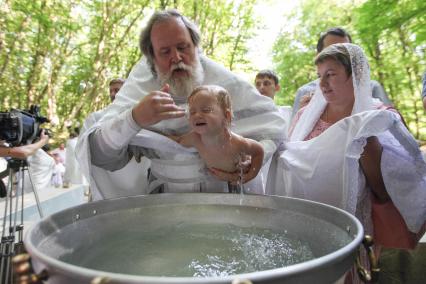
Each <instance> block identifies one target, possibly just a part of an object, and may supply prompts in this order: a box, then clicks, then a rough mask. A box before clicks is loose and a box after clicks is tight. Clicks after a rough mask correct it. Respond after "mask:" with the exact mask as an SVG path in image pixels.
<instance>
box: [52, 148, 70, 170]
mask: <svg viewBox="0 0 426 284" xmlns="http://www.w3.org/2000/svg"><path fill="white" fill-rule="evenodd" d="M51 153H52V154H54V153H55V154H58V157H59V162H61V164H62V165H65V162H66V160H67V149H66V148H65V143H61V144H59V147H58V148H56V149H53V150H52V151H51Z"/></svg>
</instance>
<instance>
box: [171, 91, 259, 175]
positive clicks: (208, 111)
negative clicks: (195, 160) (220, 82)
mask: <svg viewBox="0 0 426 284" xmlns="http://www.w3.org/2000/svg"><path fill="white" fill-rule="evenodd" d="M188 107H189V125H190V127H191V131H190V132H189V133H187V134H184V135H182V136H180V137H171V138H172V139H174V140H176V141H177V142H178V143H180V144H181V145H183V146H184V147H195V148H196V149H197V150H198V153H199V155H200V156H201V158H202V159H203V161H204V162H205V163H206V165H207V168H209V169H210V170H214V169H218V170H221V171H224V172H229V173H233V172H235V171H237V170H241V164H242V162H243V161H244V160H246V158H247V156H249V160H250V159H251V167H250V168H249V171H248V172H247V173H244V180H251V179H252V178H254V177H255V176H256V175H257V173H258V172H259V169H260V167H261V166H262V162H263V148H262V145H261V144H260V143H259V142H257V141H255V140H252V139H248V138H244V137H242V136H240V135H238V134H235V133H233V132H232V131H231V130H230V129H229V128H230V125H231V119H232V109H231V99H230V96H229V93H228V92H227V91H226V90H225V89H224V88H222V87H220V86H215V85H205V86H200V87H197V88H195V89H194V90H193V91H192V93H191V94H190V95H189V97H188Z"/></svg>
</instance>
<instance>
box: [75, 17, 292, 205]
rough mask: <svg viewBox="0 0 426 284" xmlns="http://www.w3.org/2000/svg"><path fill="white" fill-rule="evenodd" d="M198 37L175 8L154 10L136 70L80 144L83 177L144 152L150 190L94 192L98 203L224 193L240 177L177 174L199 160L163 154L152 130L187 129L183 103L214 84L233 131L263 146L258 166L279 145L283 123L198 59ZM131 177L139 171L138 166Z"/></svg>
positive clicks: (236, 82) (260, 99)
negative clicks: (224, 95)
mask: <svg viewBox="0 0 426 284" xmlns="http://www.w3.org/2000/svg"><path fill="white" fill-rule="evenodd" d="M200 39H201V37H200V33H199V31H198V28H197V26H196V25H195V24H194V23H193V22H191V21H189V20H188V19H187V18H186V17H185V16H183V15H182V14H181V13H179V12H178V11H176V10H166V11H159V12H155V13H154V15H153V16H152V17H151V19H150V20H149V21H148V23H147V25H146V27H145V29H144V30H143V31H142V33H141V39H140V47H141V50H142V53H143V54H144V56H143V59H142V60H141V61H140V62H139V63H138V64H136V65H135V67H134V68H133V70H132V72H131V73H130V75H129V77H128V78H127V80H126V83H125V84H124V86H123V87H122V88H121V90H120V92H119V94H118V96H117V97H116V99H115V100H114V102H113V104H111V105H110V106H109V107H108V109H107V111H106V113H105V115H104V116H103V117H102V119H101V120H100V122H99V123H98V124H97V125H95V126H93V127H92V128H91V129H89V130H88V131H86V132H85V133H82V135H80V139H79V144H80V145H81V147H80V149H81V151H80V157H81V160H82V161H84V162H85V163H86V165H85V169H84V170H85V171H86V172H88V173H90V172H91V170H90V169H91V168H92V166H97V167H98V168H103V169H104V170H105V171H114V170H118V169H121V168H122V167H124V166H125V165H126V164H127V163H128V162H129V160H130V159H131V157H138V156H140V155H141V154H143V156H145V157H147V158H149V159H150V160H151V177H152V179H151V178H150V187H149V188H147V189H144V188H141V187H139V186H136V185H129V186H128V187H126V188H124V187H121V189H117V188H111V187H103V188H98V192H97V197H96V198H99V199H102V198H110V197H117V196H123V195H127V196H129V195H131V194H133V195H135V194H147V193H153V192H200V191H204V192H212V191H213V192H227V191H228V190H229V189H228V187H227V184H228V183H227V182H236V181H238V180H239V179H240V173H239V172H233V173H229V172H222V171H215V172H214V176H215V177H216V180H215V181H214V182H211V181H210V179H208V177H207V176H198V175H197V176H196V177H193V176H185V175H183V174H182V173H183V172H185V173H188V174H191V173H193V174H195V173H196V172H195V171H193V170H192V169H193V168H197V167H198V164H199V162H200V159H199V157H197V156H194V155H193V154H186V153H182V152H179V151H176V150H174V149H165V148H164V145H163V142H164V140H169V139H167V138H166V137H164V136H162V135H158V133H156V132H161V133H164V134H165V135H182V134H184V133H186V132H188V130H189V125H188V121H187V120H186V119H185V117H184V116H185V113H186V100H187V97H188V95H189V94H190V93H191V92H192V90H193V89H194V88H195V87H197V86H200V85H211V84H214V85H219V86H221V87H223V88H225V89H226V90H227V91H228V92H229V93H230V96H231V100H232V104H233V107H234V114H235V119H234V121H233V126H234V129H233V130H234V131H235V132H236V133H238V134H239V135H241V136H244V137H247V138H251V139H253V140H256V141H259V142H260V143H261V144H262V147H263V150H264V153H265V159H264V162H265V161H268V160H269V158H270V157H271V156H272V154H273V153H274V152H275V150H276V148H277V145H278V144H279V143H281V141H282V140H283V136H284V125H285V122H284V120H283V119H282V117H281V116H280V114H279V112H278V110H277V109H276V107H275V105H274V103H273V102H272V101H271V99H269V98H266V97H264V96H261V95H260V94H258V92H257V90H256V89H255V88H254V87H253V86H251V85H250V84H249V83H248V82H245V81H243V80H242V79H240V78H239V77H237V76H236V75H234V74H233V73H231V72H230V71H229V70H227V69H225V68H224V67H222V66H220V65H218V64H217V63H215V62H213V61H212V60H210V59H208V58H207V57H206V56H204V55H202V54H201V50H200V48H199V44H200ZM155 134H157V135H155ZM160 168H161V171H159V170H158V169H160ZM197 169H198V168H197ZM256 170H260V169H256ZM246 172H250V169H249V168H247V169H246ZM179 173H181V174H179ZM133 174H138V171H137V169H135V170H134V172H133ZM92 178H93V179H94V180H98V178H97V177H96V176H92ZM207 179H208V180H207ZM253 182H259V184H258V185H256V186H255V187H256V188H257V189H258V190H259V192H264V185H263V182H262V178H259V179H257V180H254V181H253ZM248 183H250V182H248ZM246 186H247V185H246Z"/></svg>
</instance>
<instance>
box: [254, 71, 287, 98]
mask: <svg viewBox="0 0 426 284" xmlns="http://www.w3.org/2000/svg"><path fill="white" fill-rule="evenodd" d="M254 84H255V86H256V89H257V90H258V91H259V93H260V94H261V95H264V96H267V97H270V98H271V99H274V97H275V93H276V92H278V91H279V90H280V88H281V87H280V82H279V80H278V76H277V75H276V74H275V72H274V71H272V70H262V71H259V73H257V74H256V78H255V79H254Z"/></svg>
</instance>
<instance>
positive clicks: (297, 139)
mask: <svg viewBox="0 0 426 284" xmlns="http://www.w3.org/2000/svg"><path fill="white" fill-rule="evenodd" d="M345 47H346V48H347V50H348V51H349V54H350V55H351V62H352V74H353V75H352V76H353V83H354V91H355V103H354V108H353V111H352V115H351V116H349V117H347V118H344V119H342V120H340V121H338V122H337V123H335V124H334V125H332V126H331V127H330V128H328V129H327V130H326V131H324V132H323V133H322V134H320V135H319V136H317V137H315V138H313V139H311V140H308V141H303V140H304V139H305V137H306V136H307V135H308V134H309V133H310V132H311V131H312V128H313V127H314V126H315V124H316V122H317V121H318V119H319V117H320V116H321V114H322V112H323V110H324V108H325V106H326V101H325V99H324V97H323V95H322V92H321V90H320V89H319V87H318V88H317V89H316V91H315V94H314V97H313V98H312V100H311V102H310V103H309V105H308V107H307V108H306V109H305V111H304V113H303V114H302V116H301V117H300V120H299V122H298V123H297V125H296V127H295V129H294V131H293V134H292V136H291V137H290V142H286V143H284V148H285V150H284V151H282V152H281V154H280V155H279V157H278V158H277V164H278V166H277V171H276V177H275V179H274V180H273V181H270V182H273V183H274V185H275V187H276V192H277V194H279V195H286V196H294V197H301V198H306V199H310V200H314V201H319V202H323V203H327V204H330V205H334V206H337V207H339V208H342V209H345V210H347V211H348V212H350V213H352V214H355V215H356V216H357V217H358V218H359V219H360V220H361V222H362V223H363V225H364V227H365V229H366V231H367V233H372V221H371V201H370V197H371V196H370V194H371V193H370V189H369V188H367V186H366V183H365V177H364V175H363V173H362V171H361V169H360V167H359V157H360V155H361V154H362V152H363V148H364V146H365V144H366V139H367V138H368V137H370V136H377V137H378V139H379V141H380V143H381V144H382V146H383V153H382V159H381V170H382V175H383V179H384V182H385V186H386V189H387V191H388V193H389V195H390V197H391V199H392V201H393V203H394V204H395V206H396V207H397V208H398V210H399V211H400V213H401V215H402V216H403V218H404V220H405V222H406V224H407V226H408V228H409V229H410V230H411V231H412V232H417V231H418V230H419V229H420V227H421V225H422V224H423V223H424V222H425V219H426V164H425V161H424V160H423V157H422V155H421V152H420V150H419V147H418V145H417V143H416V141H415V139H414V138H413V136H412V135H411V134H410V133H409V131H408V130H407V129H406V128H405V126H404V125H403V124H402V122H401V121H400V118H399V117H398V115H397V114H395V113H393V112H390V111H386V110H371V109H373V108H374V107H375V102H374V101H373V99H372V98H371V88H370V87H369V86H370V82H369V80H370V76H369V69H368V63H367V60H366V57H365V55H364V54H363V51H362V49H361V48H359V47H358V46H356V45H353V44H345ZM281 185H283V186H281Z"/></svg>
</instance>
